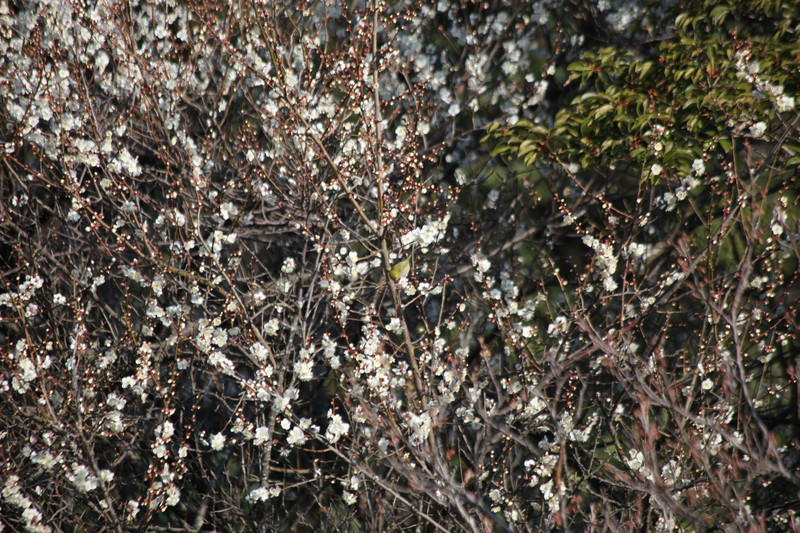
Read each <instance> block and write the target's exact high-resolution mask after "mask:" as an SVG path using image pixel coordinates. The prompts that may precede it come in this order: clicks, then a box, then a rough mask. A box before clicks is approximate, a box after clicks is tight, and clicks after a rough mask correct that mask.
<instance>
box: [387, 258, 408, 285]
mask: <svg viewBox="0 0 800 533" xmlns="http://www.w3.org/2000/svg"><path fill="white" fill-rule="evenodd" d="M409 270H411V257H406V258H405V259H403V260H402V261H400V262H399V263H397V264H396V265H395V266H393V267H392V270H390V271H389V277H390V278H392V279H393V280H395V281H400V280H401V279H403V278H404V277H406V276H408V271H409Z"/></svg>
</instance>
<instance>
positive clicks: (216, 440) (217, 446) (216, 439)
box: [210, 433, 225, 452]
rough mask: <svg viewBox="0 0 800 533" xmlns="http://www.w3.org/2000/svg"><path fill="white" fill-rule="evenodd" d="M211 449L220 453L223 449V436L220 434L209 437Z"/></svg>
mask: <svg viewBox="0 0 800 533" xmlns="http://www.w3.org/2000/svg"><path fill="white" fill-rule="evenodd" d="M210 446H211V449H212V450H214V451H217V452H218V451H220V450H221V449H222V448H224V447H225V435H223V434H222V433H215V434H214V435H212V436H211V440H210Z"/></svg>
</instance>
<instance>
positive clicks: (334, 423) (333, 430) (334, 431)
mask: <svg viewBox="0 0 800 533" xmlns="http://www.w3.org/2000/svg"><path fill="white" fill-rule="evenodd" d="M328 417H329V421H328V429H327V430H326V432H325V438H326V439H328V440H329V441H330V442H331V443H332V444H335V443H336V442H338V441H339V439H340V438H341V437H342V436H343V435H347V432H348V431H350V424H347V423H345V422H344V421H343V420H342V417H341V415H339V414H338V413H333V412H332V411H328Z"/></svg>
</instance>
